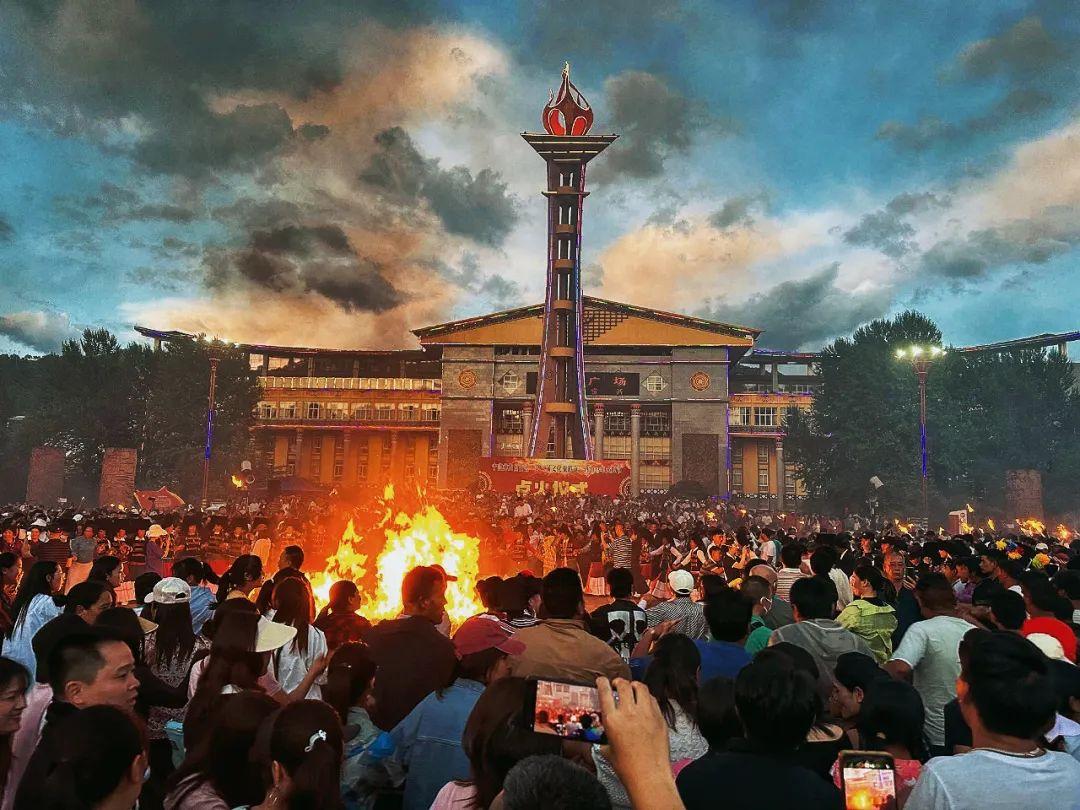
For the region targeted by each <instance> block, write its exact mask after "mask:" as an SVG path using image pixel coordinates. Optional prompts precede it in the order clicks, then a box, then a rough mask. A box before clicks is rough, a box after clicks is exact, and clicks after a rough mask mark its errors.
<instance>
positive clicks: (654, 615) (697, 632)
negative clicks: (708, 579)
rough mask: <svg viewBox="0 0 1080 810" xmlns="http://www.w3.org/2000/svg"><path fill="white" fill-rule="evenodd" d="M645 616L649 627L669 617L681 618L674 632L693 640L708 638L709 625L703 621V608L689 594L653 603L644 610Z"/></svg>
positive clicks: (667, 619)
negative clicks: (656, 603)
mask: <svg viewBox="0 0 1080 810" xmlns="http://www.w3.org/2000/svg"><path fill="white" fill-rule="evenodd" d="M645 617H646V618H647V619H648V622H649V627H656V625H658V624H660V623H661V622H666V621H669V620H670V619H682V621H681V622H680V623H679V625H678V626H677V627H676V628H675V632H676V633H681V634H682V635H684V636H688V637H690V638H692V639H694V640H697V639H708V638H709V625H708V624H706V623H705V608H704V607H702V605H701V603H699V602H695V601H693V600H692V599H691V598H690V597H689V596H676V597H675V598H674V599H672V600H671V601H669V602H661V603H660V604H658V605H654V606H653V607H651V608H649V609H648V610H646V611H645Z"/></svg>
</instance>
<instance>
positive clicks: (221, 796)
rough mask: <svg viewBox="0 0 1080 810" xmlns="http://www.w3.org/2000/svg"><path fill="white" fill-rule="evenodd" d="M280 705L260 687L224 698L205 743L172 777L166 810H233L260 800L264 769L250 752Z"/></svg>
mask: <svg viewBox="0 0 1080 810" xmlns="http://www.w3.org/2000/svg"><path fill="white" fill-rule="evenodd" d="M280 706H281V704H280V703H278V702H277V701H276V700H274V699H273V698H272V697H270V696H269V695H268V694H266V693H265V692H261V691H254V690H245V691H242V692H238V693H236V694H232V695H227V696H226V697H224V698H223V699H222V701H221V703H220V704H219V706H218V709H217V712H216V713H215V714H214V716H213V718H212V724H211V727H210V729H209V730H208V732H207V733H206V734H205V735H204V737H203V739H202V741H201V742H200V743H199V745H197V746H195V747H194V748H189V749H188V750H187V756H186V757H185V758H184V761H183V762H182V763H181V765H180V767H179V768H177V770H176V771H175V772H174V773H173V774H172V776H170V777H169V782H168V794H167V795H166V797H165V803H164V806H165V810H229V808H233V807H240V806H248V805H255V804H257V803H258V802H260V801H261V800H262V798H263V796H264V793H265V789H264V785H263V779H262V771H263V768H262V765H261V764H260V763H258V762H255V761H254V759H253V757H252V756H251V751H252V749H253V748H254V747H255V738H256V735H257V733H258V731H259V728H260V726H261V725H262V723H263V721H264V720H266V719H267V718H269V717H270V716H271V715H273V713H274V712H275V711H277V710H278V708H280Z"/></svg>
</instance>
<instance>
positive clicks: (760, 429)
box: [728, 424, 784, 436]
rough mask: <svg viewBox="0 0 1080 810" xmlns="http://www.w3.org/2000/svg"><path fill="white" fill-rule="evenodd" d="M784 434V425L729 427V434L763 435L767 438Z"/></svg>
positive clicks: (732, 425) (734, 425)
mask: <svg viewBox="0 0 1080 810" xmlns="http://www.w3.org/2000/svg"><path fill="white" fill-rule="evenodd" d="M783 432H784V426H783V425H736V424H731V425H728V433H730V434H733V435H737V434H745V435H750V434H755V435H756V434H762V435H765V436H771V435H777V434H780V433H783Z"/></svg>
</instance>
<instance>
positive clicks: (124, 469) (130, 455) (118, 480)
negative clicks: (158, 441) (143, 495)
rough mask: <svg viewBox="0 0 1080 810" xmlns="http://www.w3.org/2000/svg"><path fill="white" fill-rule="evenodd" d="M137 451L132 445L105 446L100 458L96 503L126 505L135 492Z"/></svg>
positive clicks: (101, 504)
mask: <svg viewBox="0 0 1080 810" xmlns="http://www.w3.org/2000/svg"><path fill="white" fill-rule="evenodd" d="M138 460H139V453H138V451H137V450H135V448H133V447H106V448H105V456H104V458H102V460H101V484H100V486H99V487H98V505H100V506H104V505H105V504H110V503H118V504H122V505H123V506H125V507H126V506H128V505H129V504H130V503H131V499H132V497H134V494H135V466H136V464H137V463H138Z"/></svg>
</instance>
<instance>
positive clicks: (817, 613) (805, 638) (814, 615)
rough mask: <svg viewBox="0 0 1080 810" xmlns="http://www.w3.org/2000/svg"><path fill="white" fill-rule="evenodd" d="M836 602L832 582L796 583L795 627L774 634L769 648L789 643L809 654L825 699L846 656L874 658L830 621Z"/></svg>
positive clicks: (793, 602)
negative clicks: (846, 654)
mask: <svg viewBox="0 0 1080 810" xmlns="http://www.w3.org/2000/svg"><path fill="white" fill-rule="evenodd" d="M835 601H836V596H835V594H834V589H833V587H832V583H831V582H827V581H824V580H823V579H821V578H818V577H803V578H801V579H797V580H796V581H795V584H794V585H792V586H791V606H792V608H793V609H794V611H795V624H790V625H788V626H787V627H781V628H780V629H779V630H774V631H773V634H772V636H770V637H769V645H770V646H772V645H775V644H779V643H781V642H785V641H786V642H789V643H791V644H794V645H795V646H796V647H802V648H803V649H804V650H806V651H807V652H809V653H810V654H811V655H812V656H813V657H814V660H815V662H816V663H817V668H818V672H819V678H820V688H821V695H822V697H823V698H824V697H828V695H829V694H830V693H831V692H832V674H831V673H832V671H833V669H835V667H836V659H837V658H839V657H840V656H841V655H842V654H843V653H846V652H859V653H863V654H864V655H868V656H870V657H873V652H872V651H871V650H870V646H869V645H868V644H867V643H866V642H865V641H864V640H863V639H862V638H860V637H859V636H857V635H855V634H854V633H852V632H850V631H849V630H847V629H846V628H845V627H844V626H843V625H841V624H840V622H838V621H836V620H835V619H830V618H829V616H831V615H832V611H833V603H834V602H835Z"/></svg>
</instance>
